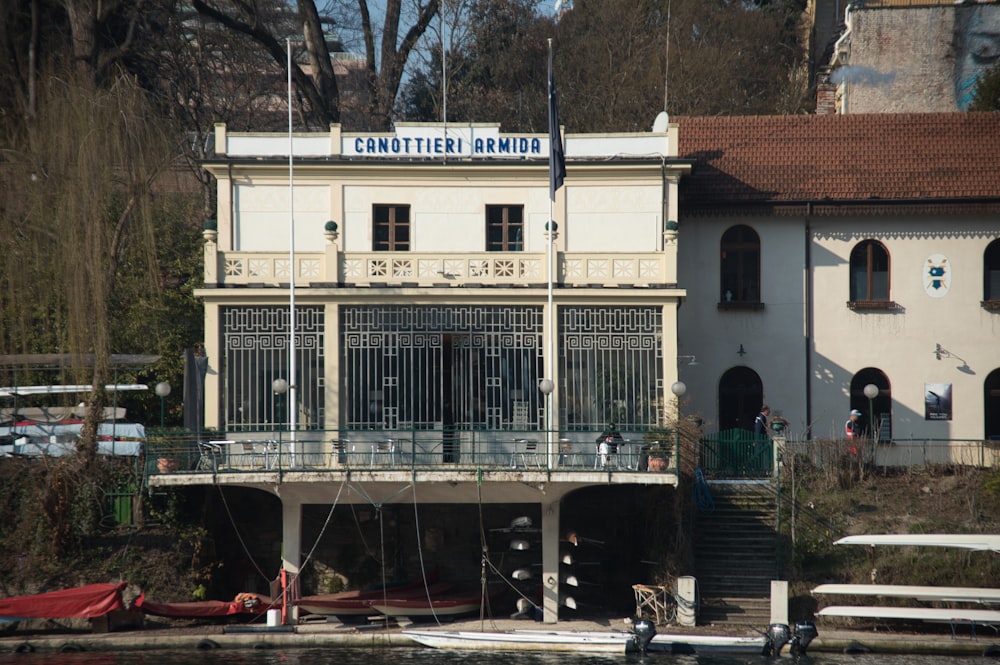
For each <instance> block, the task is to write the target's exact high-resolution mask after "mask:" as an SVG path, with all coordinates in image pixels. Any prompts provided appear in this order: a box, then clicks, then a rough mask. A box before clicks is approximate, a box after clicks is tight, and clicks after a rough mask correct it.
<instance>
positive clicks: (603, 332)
mask: <svg viewBox="0 0 1000 665" xmlns="http://www.w3.org/2000/svg"><path fill="white" fill-rule="evenodd" d="M559 322H560V334H559V383H560V387H559V404H560V411H561V413H560V422H561V423H562V427H563V428H564V429H567V430H589V431H598V432H600V431H602V430H603V428H604V426H605V425H607V424H608V423H610V422H614V423H616V424H617V425H618V428H619V430H625V429H630V430H645V429H647V428H649V427H652V426H655V425H657V424H659V422H658V420H659V415H660V411H661V408H662V403H663V339H662V329H663V313H662V310H661V309H660V308H658V307H561V308H560V309H559Z"/></svg>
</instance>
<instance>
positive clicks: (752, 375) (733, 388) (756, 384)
mask: <svg viewBox="0 0 1000 665" xmlns="http://www.w3.org/2000/svg"><path fill="white" fill-rule="evenodd" d="M763 402H764V385H763V384H762V383H761V381H760V376H758V375H757V372H755V371H753V370H752V369H750V368H749V367H733V368H732V369H729V370H727V371H726V373H725V374H723V375H722V378H721V379H719V431H720V432H724V431H726V430H728V429H733V428H739V429H745V430H749V431H753V421H754V418H756V417H757V412H758V410H759V409H760V406H761V404H763Z"/></svg>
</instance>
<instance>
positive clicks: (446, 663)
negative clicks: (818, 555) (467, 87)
mask: <svg viewBox="0 0 1000 665" xmlns="http://www.w3.org/2000/svg"><path fill="white" fill-rule="evenodd" d="M970 660H971V658H970V657H967V656H966V657H949V656H939V655H935V656H921V655H891V654H865V655H860V656H858V655H846V654H839V653H814V654H809V655H808V656H802V657H799V658H797V659H793V658H791V657H788V656H784V657H781V658H778V659H773V658H764V657H763V656H673V655H666V654H648V655H646V656H641V655H638V654H629V655H607V656H605V655H594V654H567V653H496V652H471V651H439V650H437V649H427V648H419V647H418V648H407V647H391V648H365V649H360V648H343V647H336V648H328V647H326V648H315V649H302V648H295V649H266V650H265V649H217V650H214V651H198V650H194V649H190V650H184V651H136V652H122V653H96V652H95V653H45V654H40V653H34V654H11V653H5V654H0V665H15V664H16V665H195V664H198V665H334V664H335V665H458V664H459V663H461V664H462V665H466V664H467V663H475V665H611V664H616V665H766V664H768V663H786V664H788V665H791V664H792V663H795V664H796V665H959V664H960V663H961V664H965V663H969V662H970ZM980 660H981V659H980Z"/></svg>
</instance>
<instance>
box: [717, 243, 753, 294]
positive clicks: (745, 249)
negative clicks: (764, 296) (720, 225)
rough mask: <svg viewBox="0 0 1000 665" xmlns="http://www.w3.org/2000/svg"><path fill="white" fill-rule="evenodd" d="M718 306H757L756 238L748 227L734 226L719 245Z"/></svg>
mask: <svg viewBox="0 0 1000 665" xmlns="http://www.w3.org/2000/svg"><path fill="white" fill-rule="evenodd" d="M720 250H721V260H720V265H721V268H722V279H721V281H720V285H721V292H720V294H719V305H720V307H725V306H736V307H739V306H740V305H744V306H745V305H758V304H759V303H760V237H759V236H758V235H757V232H756V231H754V230H753V229H751V228H750V227H749V226H743V225H740V226H734V227H732V228H731V229H729V230H728V231H726V232H725V233H724V234H722V241H721V243H720Z"/></svg>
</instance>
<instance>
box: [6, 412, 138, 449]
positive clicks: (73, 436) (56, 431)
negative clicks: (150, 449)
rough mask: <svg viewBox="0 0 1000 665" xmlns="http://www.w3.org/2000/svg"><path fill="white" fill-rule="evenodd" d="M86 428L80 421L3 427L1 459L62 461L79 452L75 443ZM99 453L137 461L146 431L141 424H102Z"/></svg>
mask: <svg viewBox="0 0 1000 665" xmlns="http://www.w3.org/2000/svg"><path fill="white" fill-rule="evenodd" d="M82 428H83V421H81V420H61V421H58V422H54V423H38V422H31V421H22V422H18V423H15V424H13V425H11V426H9V427H7V426H4V427H0V440H3V441H9V442H10V443H7V444H5V445H0V455H47V456H49V457H60V456H62V455H69V454H72V453H74V452H76V440H77V438H78V437H79V436H80V430H81V429H82ZM97 439H98V440H97V452H98V453H99V454H101V455H120V456H126V457H137V456H139V455H141V454H142V450H143V444H144V443H145V441H146V428H145V427H143V426H142V425H140V424H138V423H116V422H111V423H100V424H98V426H97Z"/></svg>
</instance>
